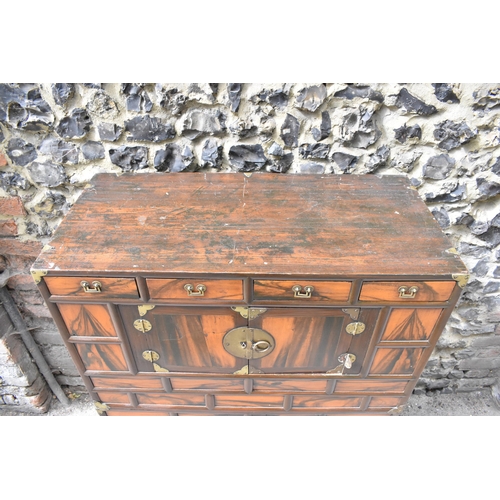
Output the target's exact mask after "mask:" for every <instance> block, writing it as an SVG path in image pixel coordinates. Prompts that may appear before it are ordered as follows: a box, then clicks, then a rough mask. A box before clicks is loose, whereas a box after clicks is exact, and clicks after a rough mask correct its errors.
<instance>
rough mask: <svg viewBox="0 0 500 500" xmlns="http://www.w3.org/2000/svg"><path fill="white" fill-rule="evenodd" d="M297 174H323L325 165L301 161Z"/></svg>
mask: <svg viewBox="0 0 500 500" xmlns="http://www.w3.org/2000/svg"><path fill="white" fill-rule="evenodd" d="M298 173H299V174H324V173H325V166H324V165H323V164H322V163H301V164H300V165H299V167H298Z"/></svg>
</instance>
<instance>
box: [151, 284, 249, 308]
mask: <svg viewBox="0 0 500 500" xmlns="http://www.w3.org/2000/svg"><path fill="white" fill-rule="evenodd" d="M146 282H147V284H148V289H149V294H150V296H151V298H152V299H167V300H168V299H175V300H179V299H182V300H187V301H189V302H195V301H198V300H211V299H212V300H213V299H219V300H233V301H240V300H243V280H213V279H205V278H187V279H153V278H148V279H147V280H146ZM185 285H193V288H194V289H193V292H195V293H197V289H196V287H197V286H198V285H205V287H206V290H205V291H204V293H203V295H189V294H188V292H187V290H186V289H185V288H184V286H185Z"/></svg>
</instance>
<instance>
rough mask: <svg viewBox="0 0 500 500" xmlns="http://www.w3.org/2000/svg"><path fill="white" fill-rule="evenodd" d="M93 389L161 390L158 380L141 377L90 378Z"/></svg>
mask: <svg viewBox="0 0 500 500" xmlns="http://www.w3.org/2000/svg"><path fill="white" fill-rule="evenodd" d="M91 381H92V384H94V389H95V390H96V391H99V390H101V389H130V390H140V389H163V385H162V383H161V379H160V378H143V377H91Z"/></svg>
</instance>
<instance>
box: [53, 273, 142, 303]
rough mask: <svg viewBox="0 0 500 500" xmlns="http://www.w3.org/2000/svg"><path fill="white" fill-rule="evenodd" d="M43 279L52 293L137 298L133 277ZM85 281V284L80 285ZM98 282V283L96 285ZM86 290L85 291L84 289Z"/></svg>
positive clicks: (62, 277) (91, 296)
mask: <svg viewBox="0 0 500 500" xmlns="http://www.w3.org/2000/svg"><path fill="white" fill-rule="evenodd" d="M44 281H45V283H46V285H47V287H48V289H49V291H50V293H51V294H52V295H64V296H68V297H79V298H80V297H81V298H89V299H94V300H95V299H96V298H111V297H113V298H123V299H136V298H139V292H138V290H137V285H136V283H135V279H133V278H100V277H96V276H92V277H88V276H87V277H85V276H77V277H67V276H52V277H50V276H49V277H45V278H44ZM82 282H84V283H87V286H84V285H82ZM95 282H98V283H99V285H96V284H95ZM86 290H87V291H86Z"/></svg>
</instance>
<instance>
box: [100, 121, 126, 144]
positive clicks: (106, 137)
mask: <svg viewBox="0 0 500 500" xmlns="http://www.w3.org/2000/svg"><path fill="white" fill-rule="evenodd" d="M97 131H98V132H99V137H100V139H101V141H111V142H114V141H117V140H118V139H119V138H120V136H121V135H122V132H123V128H122V127H120V126H118V125H116V123H99V125H97Z"/></svg>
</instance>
